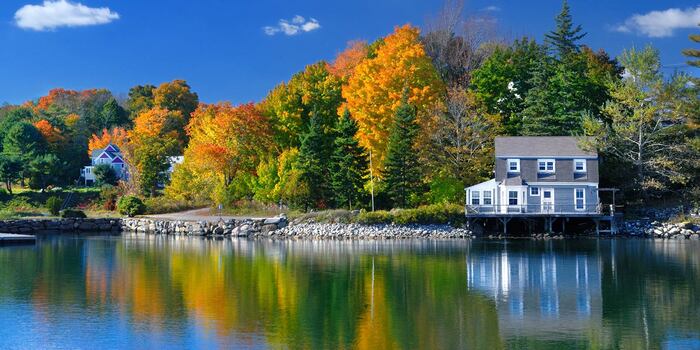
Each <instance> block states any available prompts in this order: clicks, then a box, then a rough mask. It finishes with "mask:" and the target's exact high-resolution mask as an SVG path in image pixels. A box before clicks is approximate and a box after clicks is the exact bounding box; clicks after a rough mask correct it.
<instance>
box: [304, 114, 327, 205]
mask: <svg viewBox="0 0 700 350" xmlns="http://www.w3.org/2000/svg"><path fill="white" fill-rule="evenodd" d="M321 123H322V121H321V117H320V116H319V114H318V113H315V112H314V113H312V116H311V120H310V121H309V131H308V132H307V133H306V134H305V135H304V137H303V138H302V140H301V147H300V148H299V165H300V169H301V170H302V172H303V180H304V182H306V183H307V185H308V186H309V198H308V202H307V207H316V208H326V207H328V206H329V205H330V204H331V203H329V200H330V199H331V196H330V195H329V192H330V191H329V190H330V183H329V175H330V172H329V164H330V154H329V153H330V152H329V150H330V149H331V147H330V145H331V144H332V139H331V137H330V135H328V134H326V132H325V131H324V128H323V125H322V124H321Z"/></svg>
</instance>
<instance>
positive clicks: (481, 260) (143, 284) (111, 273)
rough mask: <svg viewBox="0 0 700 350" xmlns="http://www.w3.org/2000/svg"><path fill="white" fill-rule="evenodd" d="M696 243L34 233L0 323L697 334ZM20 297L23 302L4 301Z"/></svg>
mask: <svg viewBox="0 0 700 350" xmlns="http://www.w3.org/2000/svg"><path fill="white" fill-rule="evenodd" d="M698 248H700V246H698V244H697V242H661V243H659V242H655V241H631V240H600V241H598V240H575V241H547V242H540V241H510V242H502V241H427V240H424V241H387V242H377V241H361V242H359V241H350V242H337V241H296V242H295V241H284V242H272V241H270V242H255V241H248V240H230V239H226V240H209V239H200V238H185V237H168V236H143V235H138V236H137V235H133V236H123V237H116V238H103V237H93V238H87V239H84V238H71V237H57V238H46V239H42V240H40V242H39V244H38V245H37V247H36V248H26V247H6V248H0V281H2V282H0V316H3V317H4V316H11V314H13V313H14V314H13V317H12V319H14V320H15V321H16V322H15V324H14V325H13V326H11V328H12V327H17V328H18V327H29V328H42V329H47V330H52V331H56V332H61V334H64V335H65V336H64V338H56V337H57V336H50V335H47V337H46V338H43V339H42V338H41V337H40V338H38V339H40V340H37V341H41V340H43V341H44V342H47V343H51V342H52V341H54V342H56V344H58V345H60V344H61V342H62V341H64V340H66V339H68V337H70V335H71V334H73V335H76V334H81V332H82V331H83V329H81V328H80V327H81V326H82V327H95V328H96V329H99V332H95V333H94V334H91V335H89V336H86V337H83V338H78V339H77V340H74V343H73V344H75V345H76V346H77V347H89V346H91V345H98V344H101V343H100V342H101V341H103V340H104V339H109V340H110V341H112V342H116V344H112V345H115V346H116V347H119V345H122V346H127V347H128V346H146V347H157V346H159V345H163V344H167V345H173V346H182V347H210V346H216V347H236V346H247V347H257V346H261V347H266V346H272V347H289V348H314V349H315V348H367V349H389V348H489V349H494V348H504V347H527V346H531V347H561V346H583V347H603V348H608V347H631V348H644V347H651V348H658V347H662V346H673V344H680V343H679V342H683V344H695V345H696V346H697V345H700V343H698V333H699V332H698V327H700V326H699V325H700V322H699V321H700V316H699V315H700V307H699V305H698V304H699V302H698V298H697V295H698V292H700V285H698V284H699V283H700V275H699V271H700V263H699V260H698V257H697V254H693V251H695V252H697V251H698ZM23 304H27V305H29V306H28V307H29V309H30V310H31V313H32V315H31V316H30V317H25V316H24V313H19V314H17V311H16V308H15V307H13V305H15V306H16V305H23ZM76 314H81V315H84V316H85V317H84V318H85V320H84V321H81V320H80V319H77V320H76V319H75V318H74V317H72V318H71V315H72V316H75V315H76ZM67 319H70V322H67ZM113 325H116V326H113ZM0 328H1V327H0ZM0 332H2V331H0ZM22 334H23V333H21V332H19V333H18V332H15V333H8V336H7V337H3V338H0V347H8V346H13V345H16V344H28V343H23V341H26V339H22ZM0 335H1V334H0ZM29 344H31V343H29ZM39 344H40V343H39Z"/></svg>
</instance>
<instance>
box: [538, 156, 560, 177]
mask: <svg viewBox="0 0 700 350" xmlns="http://www.w3.org/2000/svg"><path fill="white" fill-rule="evenodd" d="M540 163H544V170H542V169H540ZM549 163H552V169H549ZM556 171H557V161H556V160H555V159H549V158H547V159H538V160H537V172H538V173H545V174H553V173H555V172H556Z"/></svg>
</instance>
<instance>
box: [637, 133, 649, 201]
mask: <svg viewBox="0 0 700 350" xmlns="http://www.w3.org/2000/svg"><path fill="white" fill-rule="evenodd" d="M643 130H644V129H643V126H642V124H640V125H639V139H638V140H637V142H638V143H637V178H638V179H639V181H640V185H641V184H643V183H644V165H643V164H644V159H643V157H644V145H643V143H642V140H643V137H642V135H643V133H644V132H643ZM642 198H644V199H647V191H645V190H644V189H642Z"/></svg>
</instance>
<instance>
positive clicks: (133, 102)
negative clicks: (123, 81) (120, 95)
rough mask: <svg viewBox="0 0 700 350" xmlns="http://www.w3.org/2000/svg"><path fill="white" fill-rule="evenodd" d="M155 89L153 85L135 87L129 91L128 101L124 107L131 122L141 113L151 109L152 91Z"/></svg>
mask: <svg viewBox="0 0 700 350" xmlns="http://www.w3.org/2000/svg"><path fill="white" fill-rule="evenodd" d="M155 89H156V87H155V86H153V85H136V86H134V87H132V88H131V89H129V99H128V100H127V101H126V107H127V109H128V110H129V116H130V119H131V120H134V119H136V116H138V115H139V114H140V113H141V112H143V111H147V110H149V109H151V108H153V91H154V90H155Z"/></svg>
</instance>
